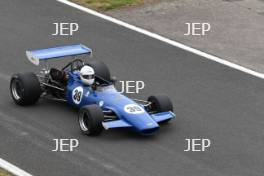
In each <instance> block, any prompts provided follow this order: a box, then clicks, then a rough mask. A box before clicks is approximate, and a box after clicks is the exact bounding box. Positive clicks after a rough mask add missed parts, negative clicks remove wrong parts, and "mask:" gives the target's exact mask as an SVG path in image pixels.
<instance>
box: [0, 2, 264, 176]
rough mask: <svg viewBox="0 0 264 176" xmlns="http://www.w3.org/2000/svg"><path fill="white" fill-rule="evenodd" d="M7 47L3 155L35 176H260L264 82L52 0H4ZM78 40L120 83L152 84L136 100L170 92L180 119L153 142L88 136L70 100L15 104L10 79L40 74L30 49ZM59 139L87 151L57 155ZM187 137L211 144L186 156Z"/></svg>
mask: <svg viewBox="0 0 264 176" xmlns="http://www.w3.org/2000/svg"><path fill="white" fill-rule="evenodd" d="M53 22H78V23H79V25H80V31H79V33H77V34H76V35H74V36H73V37H54V36H51V33H53V32H54V26H53V25H52V23H53ZM0 41H1V42H0V61H1V62H0V63H1V65H0V80H1V86H0V100H1V101H0V134H1V135H0V141H1V142H0V156H1V157H2V158H4V159H6V160H7V161H9V162H11V163H13V164H15V165H17V166H19V167H20V168H22V169H24V170H26V171H28V172H30V173H32V174H33V175H40V176H42V175H43V176H46V175H49V176H66V175H67V176H68V175H69V176H70V175H76V176H77V175H78V176H85V175H89V176H93V175H115V176H116V175H144V176H148V175H149V176H159V175H166V176H169V175H171V176H175V175H179V176H193V175H196V176H207V175H208V176H223V175H227V176H231V175H232V176H234V175H238V176H248V175H250V176H263V174H264V168H263V165H264V157H263V156H264V147H263V146H264V128H263V127H264V91H263V87H264V84H263V80H261V79H258V78H255V77H253V76H251V75H248V74H245V73H242V72H240V71H237V70H233V69H231V68H228V67H226V66H223V65H221V64H218V63H215V62H213V61H209V60H207V59H205V58H202V57H199V56H197V55H194V54H191V53H188V52H186V51H183V50H181V49H178V48H175V47H173V46H170V45H167V44H164V43H162V42H160V41H158V40H155V39H151V38H149V37H146V36H144V35H142V34H139V33H136V32H133V31H131V30H128V29H125V28H123V27H120V26H118V25H115V24H112V23H110V22H107V21H104V20H102V19H99V18H97V17H94V16H91V15H89V14H86V13H83V12H81V11H78V10H76V9H73V8H71V7H68V6H65V5H63V4H60V3H58V2H56V1H50V0H46V1H36V0H23V1H21V0H8V1H0ZM72 43H84V44H86V45H88V46H89V47H91V48H92V49H93V50H94V58H93V59H98V60H102V61H104V62H105V63H107V64H108V65H109V67H110V69H111V71H112V75H116V76H117V77H118V79H119V80H143V81H145V82H146V88H145V89H144V91H143V92H141V93H140V94H139V95H135V97H137V98H143V99H145V98H147V96H148V95H150V94H156V93H160V92H161V93H166V94H168V95H169V96H170V97H171V99H172V101H173V103H174V106H175V112H176V113H177V117H178V118H177V119H176V120H174V121H172V122H171V123H170V124H169V125H166V126H162V128H160V130H159V132H158V133H157V134H156V135H154V136H152V137H142V136H139V135H137V134H135V133H133V132H130V131H129V130H109V131H105V132H104V133H103V134H102V135H100V136H98V137H87V136H85V135H83V134H81V132H80V130H79V126H78V123H77V116H76V115H77V111H76V110H73V109H72V108H70V107H69V106H67V105H65V104H63V103H57V102H52V101H44V100H42V101H40V102H39V103H38V104H37V105H35V106H29V107H19V106H16V105H14V103H13V102H12V100H11V98H10V96H9V77H10V75H11V74H12V73H15V72H25V71H30V70H34V71H36V70H37V68H36V67H35V66H33V65H32V64H30V63H29V62H28V61H27V59H26V57H25V50H27V49H29V48H32V49H37V48H45V47H51V46H55V45H61V44H72ZM64 63H65V61H61V62H56V63H54V64H57V65H60V66H62V65H63V64H64ZM53 138H77V139H79V141H80V147H79V148H78V149H76V150H75V151H73V152H51V150H52V149H53V148H54V143H53V141H52V139H53ZM185 138H209V139H211V140H212V147H211V148H210V149H209V150H207V151H205V152H184V149H185V148H186V142H185Z"/></svg>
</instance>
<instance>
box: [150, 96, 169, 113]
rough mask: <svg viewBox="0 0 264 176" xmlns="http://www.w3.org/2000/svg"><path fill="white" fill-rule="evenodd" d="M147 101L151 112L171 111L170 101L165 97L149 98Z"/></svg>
mask: <svg viewBox="0 0 264 176" xmlns="http://www.w3.org/2000/svg"><path fill="white" fill-rule="evenodd" d="M148 101H149V102H151V111H156V112H166V111H173V105H172V102H171V100H170V99H169V97H168V96H166V95H155V96H150V97H149V98H148Z"/></svg>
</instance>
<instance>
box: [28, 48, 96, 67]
mask: <svg viewBox="0 0 264 176" xmlns="http://www.w3.org/2000/svg"><path fill="white" fill-rule="evenodd" d="M81 54H88V55H91V54H92V50H91V49H90V48H88V47H86V46H85V45H82V44H78V45H68V46H59V47H54V48H47V49H40V50H33V51H26V55H27V58H28V60H29V61H30V62H32V63H33V64H35V65H39V63H40V61H45V60H48V59H54V58H60V57H66V56H75V55H81Z"/></svg>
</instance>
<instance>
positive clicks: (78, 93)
mask: <svg viewBox="0 0 264 176" xmlns="http://www.w3.org/2000/svg"><path fill="white" fill-rule="evenodd" d="M82 95H83V88H82V87H76V88H75V89H74V90H73V91H72V100H73V102H74V103H75V104H80V103H81V101H82Z"/></svg>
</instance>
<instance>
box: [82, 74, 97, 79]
mask: <svg viewBox="0 0 264 176" xmlns="http://www.w3.org/2000/svg"><path fill="white" fill-rule="evenodd" d="M82 77H83V78H84V79H94V75H82Z"/></svg>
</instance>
